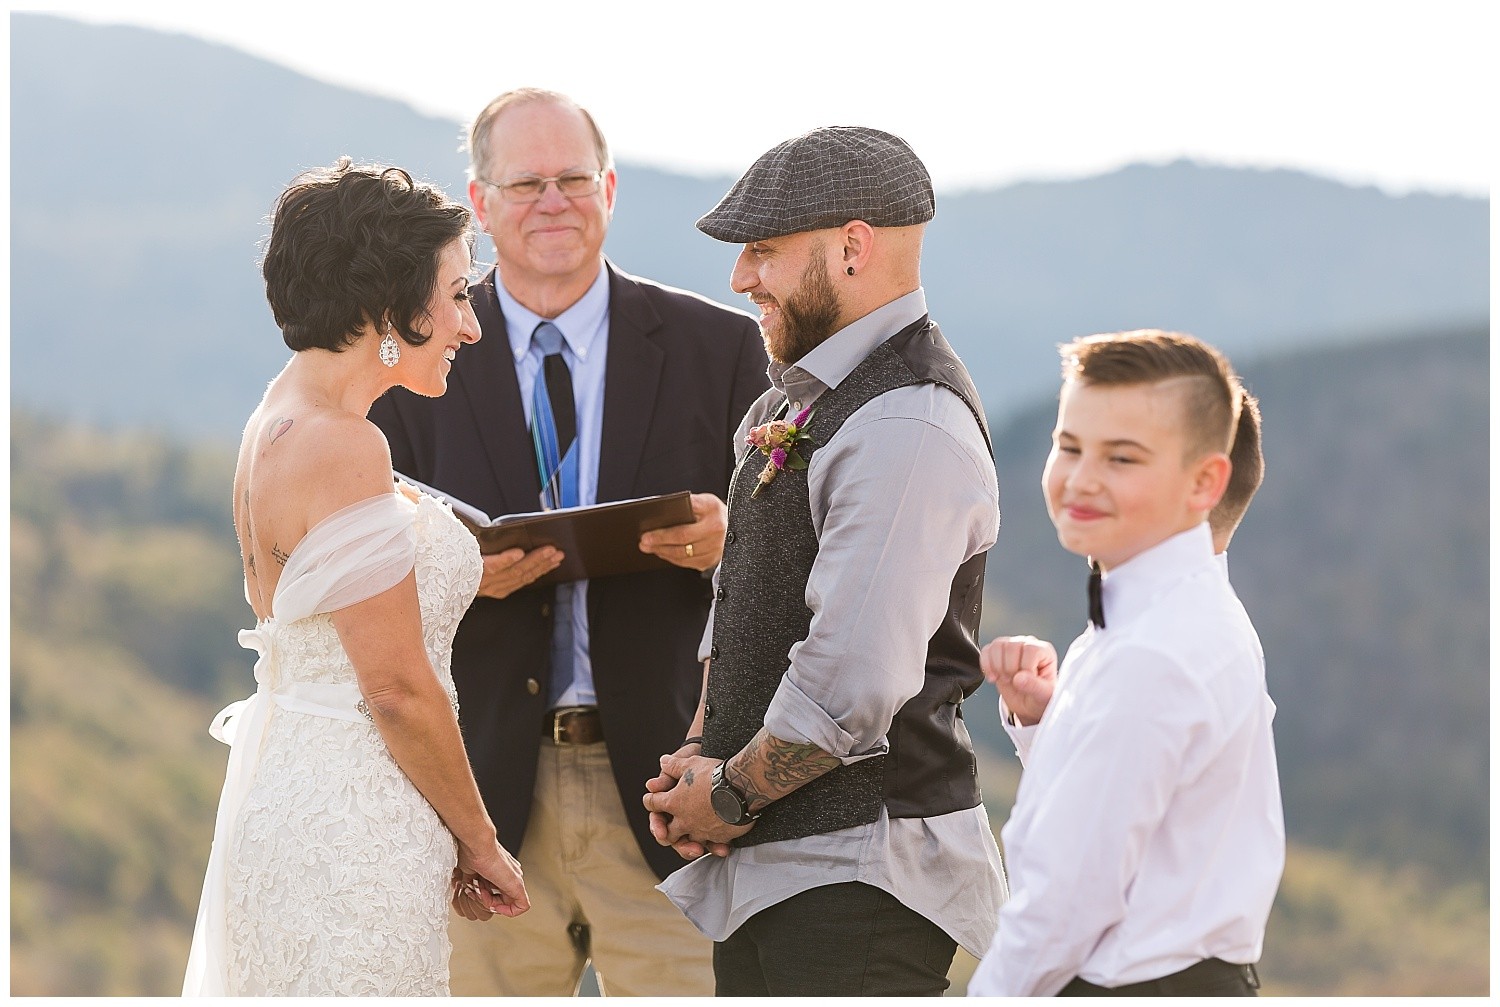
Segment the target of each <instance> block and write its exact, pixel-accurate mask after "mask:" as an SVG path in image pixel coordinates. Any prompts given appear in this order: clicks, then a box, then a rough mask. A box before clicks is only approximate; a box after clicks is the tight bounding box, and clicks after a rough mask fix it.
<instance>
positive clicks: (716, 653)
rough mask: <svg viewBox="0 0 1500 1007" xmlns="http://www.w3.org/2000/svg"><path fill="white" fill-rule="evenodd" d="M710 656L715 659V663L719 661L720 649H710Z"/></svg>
mask: <svg viewBox="0 0 1500 1007" xmlns="http://www.w3.org/2000/svg"><path fill="white" fill-rule="evenodd" d="M708 656H709V657H711V658H713V659H714V660H715V661H717V660H718V659H719V648H718V647H713V648H710V649H709V652H708Z"/></svg>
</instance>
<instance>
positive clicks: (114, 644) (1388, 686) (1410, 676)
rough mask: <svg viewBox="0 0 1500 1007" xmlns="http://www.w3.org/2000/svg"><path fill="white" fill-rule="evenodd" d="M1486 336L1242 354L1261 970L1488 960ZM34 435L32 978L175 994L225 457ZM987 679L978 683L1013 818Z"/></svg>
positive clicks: (996, 610) (1017, 591)
mask: <svg viewBox="0 0 1500 1007" xmlns="http://www.w3.org/2000/svg"><path fill="white" fill-rule="evenodd" d="M1487 358H1488V343H1487V338H1486V336H1485V334H1483V333H1473V334H1468V335H1460V336H1455V337H1452V338H1450V339H1447V340H1443V339H1439V340H1437V341H1436V342H1433V341H1430V340H1413V341H1411V342H1403V343H1392V344H1388V345H1386V346H1381V347H1371V348H1367V349H1362V350H1358V351H1354V350H1350V351H1347V352H1345V351H1324V352H1321V353H1318V354H1309V355H1304V356H1300V357H1297V358H1291V359H1287V360H1284V361H1280V362H1268V363H1267V364H1266V365H1265V366H1260V367H1257V368H1255V369H1247V370H1248V374H1247V376H1248V378H1249V381H1250V383H1251V385H1252V387H1253V388H1254V390H1255V391H1256V392H1257V393H1258V394H1260V395H1261V397H1262V399H1263V401H1264V403H1265V406H1266V416H1267V420H1266V423H1267V438H1266V440H1267V454H1268V457H1269V459H1270V461H1269V473H1270V474H1269V476H1268V479H1267V483H1266V488H1265V489H1264V490H1263V491H1262V494H1261V496H1260V497H1259V498H1257V500H1256V503H1255V505H1254V507H1253V508H1252V510H1251V515H1250V517H1249V519H1247V521H1246V524H1245V527H1244V529H1243V530H1242V531H1241V533H1240V536H1239V537H1238V538H1236V540H1235V544H1234V546H1233V549H1232V550H1231V557H1232V570H1233V576H1234V579H1235V583H1236V585H1237V586H1238V588H1239V591H1240V594H1241V596H1242V597H1243V598H1244V599H1245V602H1246V606H1247V608H1248V609H1249V611H1250V612H1251V615H1252V617H1253V618H1254V619H1255V620H1256V622H1257V625H1258V627H1259V629H1260V631H1261V635H1262V638H1263V640H1264V641H1265V645H1266V652H1267V659H1268V663H1269V665H1270V668H1271V671H1270V676H1271V692H1272V695H1273V697H1274V698H1275V699H1276V701H1277V703H1278V707H1279V712H1278V716H1277V742H1278V746H1279V751H1280V756H1281V773H1282V783H1283V789H1284V791H1285V793H1286V803H1287V822H1288V829H1289V831H1290V833H1291V835H1292V838H1293V840H1294V843H1293V847H1292V850H1291V855H1290V860H1289V866H1288V871H1287V876H1286V880H1285V883H1284V884H1283V886H1282V890H1281V894H1280V897H1279V898H1278V902H1277V906H1276V909H1275V911H1274V914H1273V918H1272V925H1271V929H1270V933H1269V935H1268V939H1267V948H1266V957H1265V964H1264V966H1263V968H1262V972H1263V975H1264V978H1265V980H1266V991H1267V992H1268V993H1294V992H1301V993H1330V994H1331V993H1355V992H1363V993H1407V994H1417V993H1427V994H1442V993H1469V994H1479V993H1483V992H1485V991H1486V990H1487V988H1488V958H1487V938H1488V913H1487V901H1488V870H1487V854H1486V850H1487V848H1488V786H1487V784H1488V769H1487V757H1486V753H1487V746H1488V730H1487V711H1488V683H1487V680H1486V677H1485V669H1486V668H1487V663H1486V656H1485V655H1486V653H1487V648H1488V623H1487V614H1486V613H1487V600H1488V589H1487V574H1486V570H1487V560H1488V531H1487V516H1488V497H1487V479H1488V466H1487V443H1486V441H1487V438H1486V433H1485V426H1484V423H1483V422H1482V420H1483V418H1484V416H1485V408H1486V400H1487V377H1486V371H1487V368H1486V366H1485V364H1486V362H1487ZM1028 423H1029V424H1030V427H1028V426H1026V424H1028ZM1049 424H1050V416H1044V415H1041V414H1036V415H1033V416H1031V417H1029V418H1023V419H1022V420H1020V421H1018V422H1017V423H1015V424H1011V425H1009V426H1007V427H1006V429H1004V430H1001V431H997V439H996V444H997V454H998V455H999V465H1000V469H1001V480H1002V506H1003V509H1004V512H1005V519H1004V527H1003V529H1002V532H1001V539H1000V545H998V546H997V548H996V550H995V553H994V554H993V558H992V560H991V565H990V574H991V576H990V583H989V590H988V593H987V601H986V616H987V631H988V632H1000V631H1016V630H1022V629H1037V630H1040V631H1042V632H1044V633H1049V634H1051V635H1053V636H1054V637H1055V638H1059V639H1062V640H1066V639H1068V638H1069V637H1070V636H1071V634H1072V631H1073V629H1074V628H1075V627H1076V624H1077V622H1078V621H1079V616H1078V605H1077V604H1076V603H1077V601H1078V596H1080V595H1081V579H1080V578H1077V577H1074V576H1072V574H1074V573H1076V572H1077V571H1076V567H1075V565H1074V564H1073V563H1072V560H1071V558H1070V557H1069V556H1068V555H1067V554H1066V553H1063V552H1062V551H1061V550H1060V549H1059V548H1058V547H1057V546H1056V544H1055V538H1053V537H1052V533H1051V530H1050V526H1048V525H1047V524H1046V517H1045V514H1043V513H1041V511H1040V498H1039V492H1038V490H1037V489H1036V485H1037V480H1038V479H1039V476H1040V471H1041V460H1040V459H1041V456H1043V455H1045V451H1046V448H1045V438H1046V431H1047V429H1048V425H1049ZM1038 437H1040V438H1041V446H1040V447H1038V446H1037V443H1036V442H1037V438H1038ZM1038 452H1040V454H1038ZM11 454H12V485H11V493H12V513H11V573H12V582H11V604H12V610H11V628H12V636H11V697H12V707H11V728H12V731H11V791H12V798H11V854H12V860H11V882H12V885H11V927H12V930H11V933H12V954H11V968H12V973H11V975H12V979H11V982H12V992H14V993H17V994H91V993H93V994H170V993H173V992H175V991H176V990H177V989H178V988H179V984H180V982H181V974H182V967H183V964H184V960H185V956H186V953H187V944H188V936H189V934H190V932H191V927H192V916H193V912H194V910H195V908H196V905H197V897H198V890H199V886H200V884H201V881H202V873H203V869H204V866H205V864H206V862H207V858H208V844H209V839H210V836H211V833H212V817H213V809H214V806H215V801H216V799H217V795H218V789H219V786H220V785H221V783H222V780H223V768H224V762H225V755H226V751H227V750H226V749H224V747H223V746H221V745H219V744H218V743H217V742H214V741H212V740H210V739H209V738H208V736H207V733H206V730H205V728H206V725H207V722H208V719H209V717H210V716H211V715H212V713H213V711H215V710H217V709H218V708H219V707H220V706H222V705H223V704H224V703H225V702H227V701H229V700H232V699H237V698H240V697H241V696H243V695H245V694H247V693H248V692H249V691H250V690H251V688H252V687H253V679H252V676H251V665H252V663H253V662H252V660H251V655H250V654H248V653H247V652H245V651H242V650H240V649H239V647H238V646H237V645H236V643H235V632H236V630H238V629H240V628H242V627H243V626H245V625H247V624H248V623H249V621H250V619H251V615H250V611H249V608H248V606H247V605H246V604H245V603H244V600H243V597H242V596H241V591H242V587H241V583H240V575H239V569H238V562H237V557H236V554H235V543H234V535H233V531H232V528H231V526H230V519H229V485H230V476H231V466H232V457H231V455H230V452H229V449H228V448H225V447H218V446H213V447H202V448H199V447H188V446H183V445H181V444H173V443H168V442H165V441H163V440H161V439H160V438H157V437H154V436H148V435H128V434H104V433H99V432H96V431H91V430H88V429H82V428H76V427H69V426H65V425H61V424H58V423H55V422H52V421H49V420H43V419H40V418H37V417H34V416H29V415H25V414H16V415H13V416H12V432H11ZM993 702H994V699H993V692H992V690H989V689H988V688H986V690H985V691H984V692H982V693H981V694H980V695H979V696H977V697H975V699H974V700H971V701H970V702H969V703H968V704H966V709H965V715H966V718H967V720H968V722H969V724H970V726H971V728H972V729H973V730H974V731H975V734H976V736H978V737H980V738H981V739H982V740H984V741H986V742H987V743H988V744H989V745H990V746H991V747H992V748H993V749H994V750H995V754H987V755H986V761H985V763H984V767H983V768H984V781H985V790H986V796H987V798H988V800H989V803H990V806H991V812H992V815H993V816H994V821H995V823H996V828H997V832H998V827H999V825H1000V824H1001V823H1002V822H1003V821H1004V815H1005V813H1006V811H1007V809H1008V805H1009V800H1010V797H1011V795H1012V794H1013V793H1014V786H1015V778H1016V767H1015V764H1014V762H1013V761H1012V760H1010V759H1009V757H1008V756H1007V755H1004V754H1000V753H1002V752H1003V751H1004V750H1005V747H1006V746H1005V744H1004V741H1003V736H1002V735H1001V734H1000V732H999V726H998V721H997V720H996V718H995V716H994V713H993V710H994V707H993ZM961 971H962V965H960V966H959V967H957V969H956V974H957V972H961Z"/></svg>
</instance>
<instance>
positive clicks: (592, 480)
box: [495, 261, 609, 706]
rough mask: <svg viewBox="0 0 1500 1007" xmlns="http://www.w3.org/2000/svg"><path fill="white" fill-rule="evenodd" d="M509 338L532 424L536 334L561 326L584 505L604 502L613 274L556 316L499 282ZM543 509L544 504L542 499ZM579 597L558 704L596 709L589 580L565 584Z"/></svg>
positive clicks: (605, 273) (538, 354)
mask: <svg viewBox="0 0 1500 1007" xmlns="http://www.w3.org/2000/svg"><path fill="white" fill-rule="evenodd" d="M495 293H496V295H497V296H498V297H499V300H500V311H501V312H502V313H503V314H504V315H505V331H506V336H507V337H508V338H509V340H510V352H511V356H512V357H513V358H514V359H515V362H516V381H517V382H518V383H519V384H520V386H521V406H522V408H523V409H524V410H525V411H526V423H527V425H528V426H529V425H530V424H531V394H532V388H533V386H534V385H535V384H536V379H537V375H538V374H539V373H540V372H541V369H542V351H541V350H540V349H538V348H537V347H536V346H535V345H534V344H533V343H532V341H531V334H532V332H534V331H535V330H536V327H537V326H538V325H539V324H541V323H542V322H551V323H552V324H554V325H556V326H557V327H558V329H559V330H560V331H561V332H562V335H563V360H565V361H566V362H567V364H568V370H569V371H571V372H572V376H573V406H574V408H575V409H576V410H577V416H578V503H579V504H580V505H582V506H588V505H590V504H595V503H598V492H599V440H600V437H601V436H602V434H603V430H604V360H605V357H606V355H607V354H608V351H609V270H608V269H606V268H604V263H603V262H602V261H601V262H600V263H599V275H598V277H596V278H595V280H594V282H593V284H592V285H591V286H590V287H589V289H588V290H587V291H585V292H584V295H583V296H582V297H580V298H579V299H578V300H577V301H575V302H574V303H573V305H572V306H571V307H569V308H568V309H567V310H566V311H564V312H563V313H562V314H560V315H558V316H557V317H556V318H543V317H542V316H541V315H538V314H537V313H536V312H534V311H532V310H531V309H530V308H527V307H525V306H524V305H522V304H521V303H520V302H519V301H517V300H516V299H515V298H514V297H512V296H511V294H510V292H509V291H507V290H506V289H505V284H504V283H503V282H501V283H497V284H495ZM537 507H538V508H540V507H541V501H540V500H539V501H537ZM562 588H563V589H564V590H569V591H571V592H572V593H573V684H572V685H571V686H570V687H569V688H568V690H567V691H566V692H564V693H563V694H562V697H561V698H560V699H559V700H558V703H557V705H558V706H593V705H595V703H596V700H597V697H596V695H595V693H594V668H593V665H592V663H591V662H590V661H589V610H588V598H589V582H588V581H586V580H580V581H574V582H573V583H572V584H567V585H562Z"/></svg>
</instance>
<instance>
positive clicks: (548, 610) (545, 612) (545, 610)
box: [542, 601, 552, 619]
mask: <svg viewBox="0 0 1500 1007" xmlns="http://www.w3.org/2000/svg"><path fill="white" fill-rule="evenodd" d="M551 614H552V606H551V605H549V604H547V603H546V602H545V601H544V602H542V618H543V619H545V618H547V616H549V615H551Z"/></svg>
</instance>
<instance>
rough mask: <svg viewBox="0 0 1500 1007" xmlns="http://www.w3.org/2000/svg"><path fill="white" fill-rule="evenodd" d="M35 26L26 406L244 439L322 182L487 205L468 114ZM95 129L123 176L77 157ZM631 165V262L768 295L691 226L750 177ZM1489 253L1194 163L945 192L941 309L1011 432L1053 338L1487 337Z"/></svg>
mask: <svg viewBox="0 0 1500 1007" xmlns="http://www.w3.org/2000/svg"><path fill="white" fill-rule="evenodd" d="M11 27H12V277H11V279H12V331H13V341H12V394H13V397H14V398H15V399H16V401H17V402H18V403H20V404H22V405H28V406H45V407H47V408H51V409H56V410H59V411H60V412H62V413H64V414H66V415H70V416H77V417H80V418H87V419H90V420H92V421H94V422H100V423H106V424H123V425H126V426H131V425H139V424H147V425H154V426H156V427H157V428H159V429H163V430H171V431H174V432H180V431H187V430H192V431H201V432H205V433H211V434H212V435H213V436H216V437H218V438H222V439H224V440H228V439H230V438H232V437H233V436H234V435H235V434H236V433H238V430H239V424H240V422H241V421H242V418H243V417H244V416H245V415H246V414H248V412H249V411H250V408H251V407H252V406H253V405H254V403H255V401H256V400H257V399H258V397H259V394H260V390H261V388H263V387H264V385H265V383H266V382H267V381H269V380H270V378H271V377H272V376H273V375H274V374H275V373H276V371H277V370H279V368H280V366H281V364H282V363H283V362H284V360H285V358H286V355H287V351H286V349H285V348H284V346H282V345H281V343H280V340H279V339H278V338H277V333H276V330H275V328H274V326H273V324H272V322H271V318H270V313H269V311H268V310H267V308H266V306H265V302H264V296H263V293H262V290H261V286H260V281H259V276H258V268H257V260H258V247H257V243H258V242H259V241H260V240H261V239H262V238H263V237H264V236H265V232H266V220H267V216H268V213H269V211H270V209H271V206H272V204H273V202H274V199H275V197H276V195H277V193H278V192H279V191H280V189H281V187H282V186H283V185H284V184H285V183H286V182H287V181H288V180H290V178H291V177H292V176H293V175H294V174H295V173H296V171H297V170H299V169H301V168H305V167H308V166H311V165H317V164H327V163H331V162H332V160H333V159H334V158H335V157H337V156H338V155H340V154H344V153H347V154H350V155H351V156H354V157H355V158H356V159H358V160H383V161H387V162H392V163H397V164H401V165H402V166H403V167H406V168H408V169H409V170H411V171H412V172H413V173H414V174H416V175H419V176H421V177H423V178H426V179H429V180H431V181H433V182H435V183H437V184H439V185H441V186H443V187H444V188H445V189H447V191H449V192H450V193H451V194H453V195H455V196H457V197H460V198H462V196H463V193H464V191H465V190H464V168H465V164H464V158H463V156H462V155H461V154H460V153H459V152H458V146H459V140H460V128H459V125H458V124H457V123H455V122H451V121H445V120H442V119H440V118H436V117H432V116H427V115H424V114H422V113H419V112H416V111H414V110H412V109H411V108H410V106H408V105H405V104H403V103H401V102H400V101H398V100H396V99H390V98H383V97H382V98H377V97H372V96H369V95H364V94H360V93H358V92H354V91H350V90H347V89H344V88H341V87H339V86H336V85H333V84H328V83H325V82H321V81H317V80H314V79H312V78H309V77H306V76H303V75H301V74H298V73H296V72H295V71H292V70H289V69H287V68H285V67H280V66H278V65H276V64H274V63H270V62H268V61H266V60H263V59H261V58H259V57H255V56H251V55H248V54H245V53H241V52H239V51H237V50H234V49H233V48H231V47H228V46H223V45H217V44H213V43H206V42H201V41H199V40H196V39H193V38H191V37H189V36H185V35H167V34H163V33H159V32H153V31H151V30H149V29H142V28H129V27H122V26H99V25H85V24H82V23H79V22H75V21H71V20H68V19H65V18H59V17H54V16H50V15H41V14H24V13H16V14H13V15H12V18H11ZM78 123H89V124H91V128H90V131H89V134H88V139H89V144H90V146H91V148H97V149H99V150H103V151H105V152H107V153H108V155H109V157H108V158H107V159H106V160H105V162H104V163H105V164H106V165H107V167H106V168H103V169H101V167H100V162H99V161H98V160H97V159H95V158H91V157H83V156H80V155H79V150H78V148H79V145H80V140H79V134H80V130H79V127H78V126H77V125H76V124H78ZM618 169H619V173H620V177H621V185H620V193H621V196H620V201H619V204H618V206H617V211H616V214H615V219H614V222H613V224H612V226H611V229H610V235H609V240H608V242H607V243H606V253H607V254H609V255H610V256H611V257H612V258H613V259H614V260H615V261H617V262H618V263H619V264H620V266H621V267H622V268H624V269H625V270H627V271H629V272H632V273H636V274H639V275H643V276H649V277H651V278H653V279H656V280H659V281H661V282H664V283H668V284H671V285H673V286H678V287H683V288H686V289H689V290H694V291H696V292H698V293H701V294H704V295H705V296H708V297H711V298H713V299H715V300H718V301H721V302H723V303H727V304H735V305H738V306H744V302H743V301H742V300H740V299H739V298H738V297H736V296H735V295H734V294H732V292H730V291H729V289H728V285H727V278H728V275H729V270H730V267H731V265H732V262H733V259H734V255H735V253H736V248H735V246H729V245H724V244H721V243H719V242H715V241H713V240H711V239H709V238H708V237H707V236H705V235H703V234H701V233H700V232H698V231H697V230H696V229H695V228H694V226H693V223H694V221H695V220H696V219H697V217H698V216H699V215H701V214H702V213H703V212H704V211H705V210H707V209H708V208H709V207H711V206H712V205H713V204H714V203H715V202H717V200H718V199H719V197H720V196H721V195H722V194H723V192H724V191H725V189H726V188H727V186H728V184H729V181H730V180H729V178H728V177H724V178H715V177H712V176H702V175H686V174H683V175H678V174H673V173H670V172H665V171H661V170H658V169H653V168H648V167H645V166H643V165H636V164H630V163H624V164H621V165H619V166H618ZM101 172H102V173H103V177H102V178H101ZM101 182H104V183H107V184H101ZM81 253H82V254H81ZM489 254H490V250H489V243H488V241H487V240H484V241H481V248H480V257H481V258H487V257H488V256H489ZM84 256H86V258H85V259H84V262H85V263H86V266H85V268H84V269H83V270H82V276H81V277H80V278H79V279H77V280H72V281H69V280H68V279H67V278H69V277H73V276H74V275H75V274H77V273H79V272H80V270H79V260H80V258H83V257H84ZM1488 261H1489V260H1488V201H1487V200H1482V199H1472V198H1469V197H1463V196H1452V195H1429V194H1422V193H1414V194H1410V195H1406V196H1400V197H1394V196H1388V195H1386V194H1383V193H1381V192H1380V191H1379V190H1376V189H1374V188H1373V187H1369V186H1363V187H1350V186H1345V185H1343V184H1342V183H1338V182H1335V181H1331V180H1327V179H1323V178H1319V177H1316V176H1312V175H1307V174H1304V173H1301V172H1294V171H1290V170H1287V169H1247V168H1224V167H1217V166H1212V165H1200V164H1195V163H1192V162H1186V161H1175V162H1169V163H1167V164H1164V165H1135V166H1129V167H1126V168H1121V169H1119V170H1117V171H1114V172H1111V173H1107V174H1104V175H1099V176H1094V177H1090V178H1085V179H1081V180H1068V181H1033V182H1022V183H1016V184H1014V185H1010V186H1006V187H1003V188H998V189H993V190H975V189H973V188H967V189H965V190H964V191H962V192H956V193H940V194H939V198H938V212H937V217H936V218H935V219H934V221H933V222H932V224H931V225H930V226H929V229H928V233H927V241H926V254H925V257H924V267H925V268H924V274H923V275H924V283H925V286H926V290H927V294H928V302H929V304H930V305H931V308H932V314H933V317H934V318H935V319H936V320H937V321H938V323H939V324H940V325H941V326H942V327H943V330H944V332H945V334H947V336H948V338H949V340H950V341H951V342H952V343H953V345H954V346H955V348H956V349H957V350H958V352H959V353H960V355H961V356H962V357H963V358H964V360H965V362H966V363H967V364H968V365H969V368H970V371H971V373H972V374H973V376H974V379H975V382H976V384H977V385H978V387H979V388H980V391H981V393H982V395H983V396H984V398H985V402H986V405H987V407H988V410H989V411H990V412H991V413H992V414H995V415H997V416H1002V417H1003V416H1009V415H1012V414H1014V413H1015V412H1017V411H1020V410H1022V409H1024V408H1025V407H1026V406H1027V405H1029V404H1030V403H1033V402H1035V401H1037V400H1038V399H1041V398H1045V397H1046V396H1048V395H1050V386H1051V384H1052V383H1053V381H1054V380H1055V375H1056V363H1055V357H1054V355H1053V347H1054V346H1055V344H1057V343H1059V342H1062V341H1065V340H1067V339H1069V338H1072V337H1074V336H1078V335H1083V334H1086V333H1088V332H1092V331H1103V330H1110V329H1119V328H1131V327H1140V326H1151V327H1164V328H1179V329H1186V330H1188V331H1193V332H1195V333H1196V334H1198V335H1201V336H1202V337H1204V338H1206V339H1208V340H1210V341H1211V342H1214V343H1215V344H1216V345H1219V346H1220V347H1221V348H1223V349H1224V350H1226V351H1227V352H1229V353H1230V354H1231V355H1232V356H1234V357H1235V358H1236V359H1237V360H1246V359H1250V358H1251V357H1253V356H1254V355H1255V354H1257V353H1261V352H1268V351H1270V350H1273V349H1277V348H1280V347H1285V346H1289V345H1296V344H1303V343H1305V344H1312V343H1317V342H1326V341H1330V340H1340V339H1359V338H1362V337H1363V335H1364V334H1366V333H1369V332H1372V331H1374V330H1375V329H1378V328H1382V327H1383V328H1388V329H1400V330H1402V331H1404V332H1408V333H1410V332H1415V331H1421V330H1422V329H1423V328H1424V327H1433V328H1442V327H1446V326H1452V325H1455V324H1470V323H1473V322H1475V321H1478V320H1485V319H1487V318H1488V310H1489V309H1488V305H1489V299H1488ZM69 282H72V283H73V284H74V285H75V286H77V287H78V288H79V289H78V292H77V293H76V294H74V295H72V296H71V297H70V298H69V300H68V302H67V303H66V305H65V306H64V307H65V308H66V310H61V311H60V310H59V308H58V305H57V303H56V297H57V293H56V292H57V291H58V290H59V288H60V287H66V286H67V285H68V284H69Z"/></svg>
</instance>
